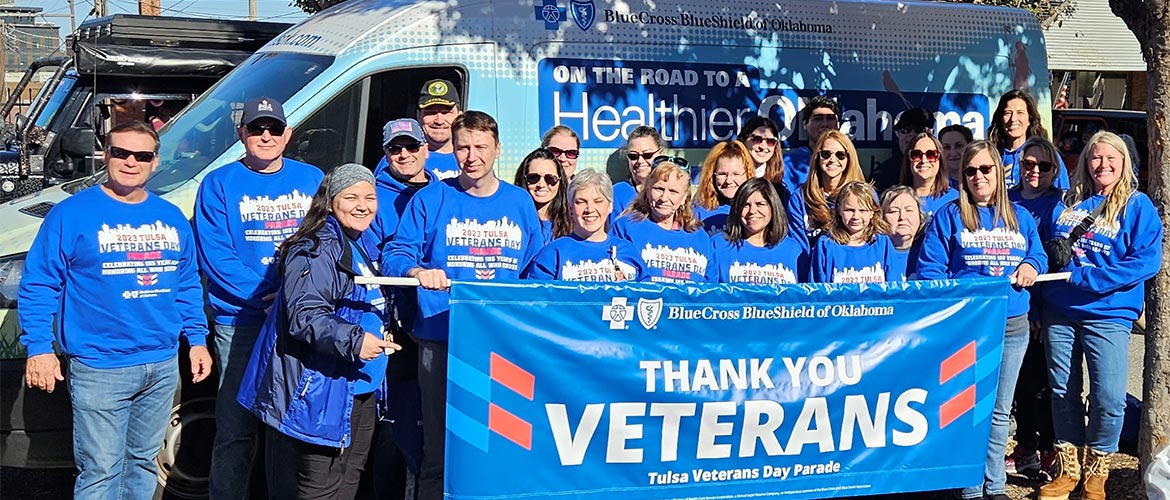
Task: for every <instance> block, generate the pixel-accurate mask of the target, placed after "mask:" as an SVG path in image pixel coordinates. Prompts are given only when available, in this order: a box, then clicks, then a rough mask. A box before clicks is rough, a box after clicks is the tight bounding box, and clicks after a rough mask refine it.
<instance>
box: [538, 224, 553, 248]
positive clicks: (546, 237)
mask: <svg viewBox="0 0 1170 500" xmlns="http://www.w3.org/2000/svg"><path fill="white" fill-rule="evenodd" d="M552 240H553V223H552V221H551V220H542V221H540V244H541V245H547V244H549V243H551V242H552Z"/></svg>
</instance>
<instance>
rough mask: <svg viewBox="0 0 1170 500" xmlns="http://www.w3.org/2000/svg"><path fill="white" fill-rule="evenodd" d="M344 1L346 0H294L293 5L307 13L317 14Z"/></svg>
mask: <svg viewBox="0 0 1170 500" xmlns="http://www.w3.org/2000/svg"><path fill="white" fill-rule="evenodd" d="M344 1H345V0H293V3H294V4H295V5H296V6H297V7H300V8H301V10H303V11H305V12H308V13H310V14H316V13H318V12H321V11H323V10H325V9H328V8H329V7H332V6H334V5H337V4H339V3H341V2H344Z"/></svg>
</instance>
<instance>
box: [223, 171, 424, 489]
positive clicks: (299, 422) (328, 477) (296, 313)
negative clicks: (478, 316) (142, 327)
mask: <svg viewBox="0 0 1170 500" xmlns="http://www.w3.org/2000/svg"><path fill="white" fill-rule="evenodd" d="M377 211H378V196H377V194H376V193H375V192H374V175H373V174H372V173H371V172H370V170H369V169H367V168H366V167H364V166H361V165H358V164H356V163H347V164H345V165H341V166H339V167H337V168H334V169H333V170H332V171H331V172H329V174H328V175H326V176H325V180H323V181H322V182H321V186H320V187H319V188H317V193H316V194H314V195H313V201H312V204H311V205H310V206H309V211H308V212H307V213H305V217H304V218H303V219H302V220H301V226H300V228H299V229H297V232H296V233H295V234H293V235H292V236H291V237H289V239H288V240H285V242H284V243H283V244H282V245H281V247H280V261H279V262H280V276H281V283H280V287H279V288H277V292H276V299H275V301H274V302H273V308H272V310H271V311H270V312H269V314H268V318H267V320H265V322H264V326H263V327H261V330H260V336H259V339H258V340H257V342H256V346H255V348H254V349H253V350H252V357H251V359H250V360H249V363H248V368H247V370H246V371H245V372H244V378H243V381H242V382H241V384H240V392H239V395H238V396H237V400H238V401H239V403H240V404H242V405H244V407H245V408H247V409H248V410H250V411H251V412H252V413H253V414H255V415H256V417H257V418H259V419H260V421H261V422H264V424H266V425H267V435H266V438H265V448H266V450H265V454H266V458H265V462H266V465H267V475H268V481H267V482H268V487H269V489H270V491H269V493H270V494H272V497H273V498H339V499H348V498H354V496H355V495H356V494H357V488H358V482H359V480H360V478H361V473H362V469H363V467H365V462H366V457H367V455H368V454H369V450H370V442H371V440H372V437H373V434H374V427H375V424H376V423H377V420H378V415H377V410H376V396H375V393H376V390H377V389H378V387H379V386H380V385H381V384H382V380H383V378H385V376H386V364H387V359H386V357H387V356H386V355H388V354H390V353H392V352H395V351H397V350H399V349H401V347H400V346H399V345H398V344H395V343H394V342H392V339H390V338H388V336H387V335H386V334H385V328H384V325H385V324H386V319H387V316H386V314H387V311H386V299H385V297H384V296H383V294H382V291H381V289H380V287H378V286H377V285H357V284H355V283H354V277H355V276H375V275H377V261H376V260H374V259H371V258H370V257H369V256H370V255H371V254H372V253H373V252H375V251H376V250H375V249H373V248H367V246H372V245H366V244H363V242H362V238H361V233H362V232H363V231H365V230H366V229H367V228H369V226H370V222H371V221H373V220H374V214H375V213H377Z"/></svg>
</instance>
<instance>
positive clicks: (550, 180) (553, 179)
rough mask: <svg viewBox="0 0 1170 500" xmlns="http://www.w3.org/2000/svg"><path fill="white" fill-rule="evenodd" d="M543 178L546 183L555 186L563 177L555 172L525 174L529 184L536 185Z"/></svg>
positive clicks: (525, 179)
mask: <svg viewBox="0 0 1170 500" xmlns="http://www.w3.org/2000/svg"><path fill="white" fill-rule="evenodd" d="M541 179H544V183H545V184H547V185H549V186H555V185H557V184H558V183H560V182H561V178H560V177H557V176H555V175H553V174H544V175H540V174H528V175H526V176H524V181H525V182H527V183H528V185H529V186H532V185H535V184H536V183H538V182H540V180H541Z"/></svg>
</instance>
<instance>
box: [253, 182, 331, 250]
mask: <svg viewBox="0 0 1170 500" xmlns="http://www.w3.org/2000/svg"><path fill="white" fill-rule="evenodd" d="M312 202H313V196H312V194H309V193H302V192H301V191H300V190H298V189H294V190H292V192H290V193H287V194H282V195H278V196H276V197H275V198H273V197H270V196H268V195H260V196H256V197H252V196H248V195H244V196H243V197H242V198H241V199H240V224H241V225H242V228H243V231H244V241H247V242H248V243H250V244H257V243H271V244H272V251H271V252H265V251H263V250H261V249H263V248H266V247H265V246H263V245H258V246H253V245H248V246H247V248H250V249H257V253H256V255H252V256H250V257H251V258H254V259H259V262H260V264H262V265H265V266H267V265H269V264H271V263H273V262H274V261H275V259H276V249H277V248H279V247H280V244H281V243H283V242H284V240H286V239H288V238H289V237H290V236H292V235H293V233H296V232H297V228H298V227H299V226H300V224H301V219H302V218H304V217H305V213H307V212H308V211H309V205H311V204H312Z"/></svg>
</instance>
